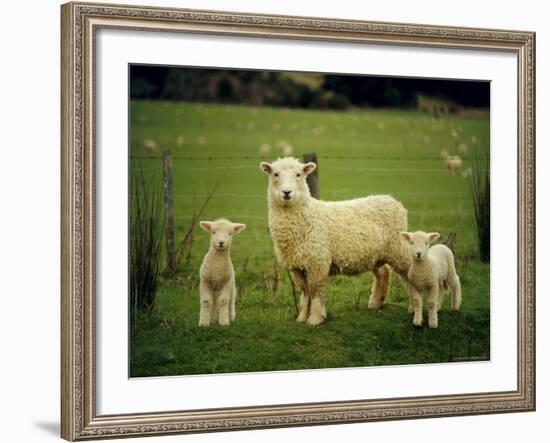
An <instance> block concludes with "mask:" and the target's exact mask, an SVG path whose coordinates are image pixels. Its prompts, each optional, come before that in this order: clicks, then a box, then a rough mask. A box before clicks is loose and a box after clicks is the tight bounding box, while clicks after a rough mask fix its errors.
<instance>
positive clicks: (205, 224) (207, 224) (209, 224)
mask: <svg viewBox="0 0 550 443" xmlns="http://www.w3.org/2000/svg"><path fill="white" fill-rule="evenodd" d="M199 225H200V227H201V228H202V229H204V230H205V231H206V232H210V230H211V229H212V222H209V221H201V222H199Z"/></svg>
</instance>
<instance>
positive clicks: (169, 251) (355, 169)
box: [130, 150, 475, 273]
mask: <svg viewBox="0 0 550 443" xmlns="http://www.w3.org/2000/svg"><path fill="white" fill-rule="evenodd" d="M130 158H131V160H139V161H141V160H143V161H146V165H145V166H144V165H143V164H140V166H139V167H137V166H131V171H134V170H138V169H139V170H143V171H147V170H157V171H158V170H161V169H162V173H163V174H162V175H163V189H164V206H165V218H166V224H165V245H166V248H165V249H166V263H167V270H168V271H169V272H170V273H174V272H175V269H176V261H177V257H176V255H177V254H178V249H179V247H178V246H176V242H175V240H174V239H175V232H174V231H175V225H176V222H179V223H180V224H183V225H186V226H190V228H193V227H194V226H195V225H196V223H197V214H196V213H192V214H189V213H188V214H180V213H178V212H177V211H176V210H175V209H174V201H175V200H176V201H180V200H181V199H197V198H198V199H202V200H208V201H209V200H210V199H211V198H212V197H213V194H212V193H206V192H183V193H182V192H173V182H174V171H176V172H177V171H199V172H201V171H204V172H207V171H232V170H234V171H238V170H246V169H257V168H258V166H257V165H255V164H249V163H248V162H252V161H255V162H260V161H265V160H267V159H268V157H266V156H256V155H242V156H185V155H172V154H171V151H170V150H164V151H163V152H162V155H132V156H131V157H130ZM302 158H303V160H304V162H308V161H313V162H315V163H316V164H317V165H318V168H317V169H316V171H315V175H314V176H313V177H312V178H311V179H309V180H308V185H309V187H310V190H311V194H312V195H313V196H314V197H316V198H319V196H320V194H321V192H320V191H321V189H322V181H321V178H320V177H321V176H322V175H321V174H322V172H323V171H338V172H349V173H365V172H381V173H384V174H391V173H409V172H410V173H433V174H449V172H448V171H447V170H446V169H444V168H443V167H442V166H439V167H437V168H436V167H433V168H432V167H428V166H429V165H426V167H392V166H389V165H388V167H380V166H379V165H377V166H373V167H365V166H356V165H353V164H352V163H353V162H354V161H372V162H382V163H383V162H388V163H389V162H410V161H420V162H435V161H439V162H441V158H437V157H406V156H405V157H397V156H387V157H381V156H365V155H362V156H360V155H349V156H342V155H322V154H321V155H318V154H316V153H309V154H304V155H303V157H302ZM320 160H321V162H320ZM322 160H343V161H349V162H350V163H351V164H350V165H346V166H335V165H333V164H332V165H322ZM175 161H187V162H191V163H193V162H197V163H199V166H187V165H186V166H180V165H178V163H177V162H175ZM218 161H224V162H228V163H230V164H226V165H218V164H215V163H216V162H218ZM149 162H151V163H152V162H158V163H157V164H156V165H155V164H151V163H149ZM204 162H207V163H210V162H211V163H212V164H209V165H206V166H204V165H203V164H204ZM243 162H246V163H243ZM320 163H321V165H320ZM312 175H313V174H312ZM308 178H309V177H308ZM322 193H323V195H324V196H325V198H326V199H329V200H331V199H333V200H337V199H340V198H356V197H362V196H365V195H366V194H386V193H387V192H386V191H384V190H369V192H367V193H365V192H363V191H360V190H358V189H353V188H340V189H323V191H322ZM467 194H468V192H467V191H449V190H445V189H433V190H429V191H400V192H398V193H393V195H394V196H395V197H397V198H400V199H403V198H407V197H415V196H419V197H420V196H426V195H429V196H430V197H433V198H437V197H441V198H447V199H448V198H453V197H457V198H460V197H463V196H465V195H467ZM214 196H215V197H218V198H235V199H237V198H239V199H246V200H258V203H260V202H261V201H263V202H265V201H266V199H267V198H266V193H265V192H257V193H254V192H247V193H236V192H219V193H218V192H216V193H215V195H214ZM203 210H204V207H203V208H202V210H201V212H200V213H202V211H203ZM409 214H410V215H411V216H413V217H417V218H418V217H419V218H420V220H421V221H423V219H424V218H425V217H426V216H427V215H431V216H438V218H439V219H441V218H442V217H445V216H446V217H454V218H455V219H456V224H455V226H454V227H452V228H450V227H449V225H448V224H447V225H446V226H431V225H430V227H429V229H430V230H437V231H441V232H442V234H443V238H444V239H445V240H447V242H450V243H451V246H452V247H453V248H452V249H454V246H455V243H456V240H457V236H458V235H460V238H462V239H468V240H470V239H473V238H475V235H474V234H473V233H463V232H461V233H460V234H458V230H459V229H460V228H461V226H460V225H461V224H462V222H463V220H462V209H461V208H457V209H442V210H434V209H429V210H421V211H418V210H412V211H411V210H409ZM227 217H229V218H235V219H238V220H240V221H243V222H247V221H248V222H253V224H255V225H260V226H262V227H265V228H266V229H267V209H266V211H265V215H256V214H227ZM254 233H255V235H256V238H255V240H256V243H257V246H256V247H255V252H256V253H258V254H262V255H263V254H273V248H272V245H271V244H265V245H264V244H262V242H261V238H260V236H259V235H258V233H257V231H254ZM190 237H191V240H192V233H190V232H187V233H186V236H185V239H186V241H188V240H189V238H190Z"/></svg>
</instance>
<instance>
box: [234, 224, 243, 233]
mask: <svg viewBox="0 0 550 443" xmlns="http://www.w3.org/2000/svg"><path fill="white" fill-rule="evenodd" d="M245 229H246V225H244V224H242V223H233V232H235V234H238V233H240V232H243V231H244V230H245Z"/></svg>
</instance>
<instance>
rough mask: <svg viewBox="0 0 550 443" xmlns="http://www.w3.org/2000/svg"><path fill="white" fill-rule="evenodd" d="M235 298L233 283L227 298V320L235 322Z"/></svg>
mask: <svg viewBox="0 0 550 443" xmlns="http://www.w3.org/2000/svg"><path fill="white" fill-rule="evenodd" d="M236 298H237V287H236V286H235V281H233V284H232V285H231V294H230V297H229V320H230V321H235V317H236V316H237V313H236V312H235V300H236Z"/></svg>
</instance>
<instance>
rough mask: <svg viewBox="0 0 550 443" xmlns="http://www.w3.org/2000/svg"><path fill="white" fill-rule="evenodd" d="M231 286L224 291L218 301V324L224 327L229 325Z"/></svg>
mask: <svg viewBox="0 0 550 443" xmlns="http://www.w3.org/2000/svg"><path fill="white" fill-rule="evenodd" d="M230 296H231V286H230V285H229V286H228V287H225V288H224V289H222V291H221V292H220V294H219V295H218V298H217V300H216V305H217V308H218V323H219V324H220V325H222V326H227V325H228V324H229V306H230Z"/></svg>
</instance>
